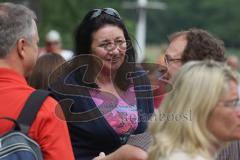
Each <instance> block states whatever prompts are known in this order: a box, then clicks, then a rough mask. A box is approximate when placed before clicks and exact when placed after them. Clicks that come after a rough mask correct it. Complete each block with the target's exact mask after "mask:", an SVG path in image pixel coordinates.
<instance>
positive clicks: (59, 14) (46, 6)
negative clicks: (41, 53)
mask: <svg viewBox="0 0 240 160" xmlns="http://www.w3.org/2000/svg"><path fill="white" fill-rule="evenodd" d="M7 1H8V2H10V1H11V2H16V3H24V4H29V5H30V7H32V8H33V9H34V10H36V11H37V13H38V17H39V33H40V45H41V46H43V43H44V39H45V34H46V33H47V31H49V30H50V29H56V30H58V31H59V32H60V33H61V35H62V39H63V43H64V47H65V48H72V47H73V45H72V37H73V34H74V30H75V28H76V26H77V25H78V24H79V23H80V21H81V20H82V18H83V16H84V15H85V14H86V13H87V12H88V11H89V10H90V9H93V8H103V7H112V8H115V9H117V10H118V11H119V13H120V14H121V16H122V18H123V19H124V22H125V23H126V25H127V28H128V30H129V31H130V33H131V35H132V37H133V38H134V35H135V25H136V22H137V18H138V15H137V11H136V10H127V9H124V8H122V3H123V1H131V2H136V1H137V0H121V1H120V0H0V2H7ZM148 1H149V2H151V1H159V2H164V3H166V5H167V9H166V10H149V11H148V12H147V23H148V25H147V43H148V44H149V43H150V44H160V43H164V42H166V41H167V36H168V35H169V34H171V33H173V32H176V31H180V30H184V29H188V28H191V27H200V28H203V29H206V30H208V31H209V32H211V33H213V34H214V35H215V36H217V37H219V38H221V39H223V40H224V42H225V44H226V46H227V47H231V48H240V43H239V42H240V34H239V33H240V23H239V22H238V21H239V20H240V10H239V6H240V1H239V0H148Z"/></svg>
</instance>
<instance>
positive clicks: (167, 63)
mask: <svg viewBox="0 0 240 160" xmlns="http://www.w3.org/2000/svg"><path fill="white" fill-rule="evenodd" d="M177 61H182V59H181V58H171V57H169V56H168V55H166V54H165V55H164V63H165V64H166V65H169V64H170V63H172V62H177Z"/></svg>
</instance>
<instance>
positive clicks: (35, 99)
mask: <svg viewBox="0 0 240 160" xmlns="http://www.w3.org/2000/svg"><path fill="white" fill-rule="evenodd" d="M49 94H50V92H49V91H46V90H41V89H39V90H36V91H34V92H33V93H32V94H31V95H30V96H29V98H28V99H27V101H26V103H25V105H24V107H23V109H22V112H21V113H20V115H19V117H18V119H17V122H18V123H19V125H20V128H21V130H22V132H23V133H25V134H27V133H28V131H29V128H30V127H31V125H32V123H33V121H34V119H35V117H36V115H37V113H38V110H39V109H40V107H41V106H42V104H43V102H44V101H45V99H46V98H47V96H49Z"/></svg>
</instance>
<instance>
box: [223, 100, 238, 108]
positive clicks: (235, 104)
mask: <svg viewBox="0 0 240 160" xmlns="http://www.w3.org/2000/svg"><path fill="white" fill-rule="evenodd" d="M223 104H224V106H226V107H234V108H236V107H239V106H240V100H239V98H236V99H233V100H229V101H224V102H223Z"/></svg>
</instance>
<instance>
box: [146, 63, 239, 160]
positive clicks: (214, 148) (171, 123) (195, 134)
mask: <svg viewBox="0 0 240 160" xmlns="http://www.w3.org/2000/svg"><path fill="white" fill-rule="evenodd" d="M172 82H173V85H174V89H173V91H172V92H171V93H170V94H168V95H167V96H166V97H165V99H164V101H163V104H162V106H161V108H160V110H158V111H157V112H158V114H157V116H156V117H155V119H153V121H152V123H151V126H150V130H151V133H152V134H153V143H152V145H151V147H150V149H149V157H148V158H149V160H212V159H214V158H215V157H216V154H217V152H218V151H219V149H221V147H222V146H223V145H224V144H226V143H227V142H229V141H232V140H235V139H239V138H240V107H239V108H238V107H237V106H238V105H239V103H238V102H239V99H238V93H237V80H236V78H235V75H234V74H233V73H232V72H231V70H230V69H229V68H228V67H227V66H226V65H224V64H221V63H217V62H214V61H202V62H200V61H199V62H189V63H187V64H186V65H185V66H183V67H182V68H181V69H180V71H179V72H178V73H177V74H176V76H175V77H174V78H173V81H172Z"/></svg>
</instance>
